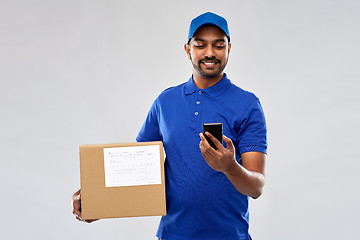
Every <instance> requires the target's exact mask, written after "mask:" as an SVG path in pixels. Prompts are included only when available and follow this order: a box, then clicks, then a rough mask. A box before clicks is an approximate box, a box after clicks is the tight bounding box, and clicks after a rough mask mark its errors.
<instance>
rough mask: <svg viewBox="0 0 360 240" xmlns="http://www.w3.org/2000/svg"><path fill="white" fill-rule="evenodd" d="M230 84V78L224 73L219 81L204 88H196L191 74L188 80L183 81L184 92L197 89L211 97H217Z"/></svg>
mask: <svg viewBox="0 0 360 240" xmlns="http://www.w3.org/2000/svg"><path fill="white" fill-rule="evenodd" d="M230 85H231V82H230V79H228V78H227V75H226V73H224V77H223V78H222V79H221V80H220V81H219V82H217V83H216V84H215V85H213V86H211V87H208V88H205V89H200V88H198V87H197V86H196V85H195V83H194V79H193V76H191V78H190V79H189V81H187V82H186V83H185V94H187V95H189V94H192V93H194V92H197V91H202V92H204V93H207V94H208V95H209V96H211V97H217V96H219V95H220V94H222V93H223V92H224V91H225V90H226V89H228V88H229V87H230Z"/></svg>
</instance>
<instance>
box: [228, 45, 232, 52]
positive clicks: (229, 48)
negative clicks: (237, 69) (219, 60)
mask: <svg viewBox="0 0 360 240" xmlns="http://www.w3.org/2000/svg"><path fill="white" fill-rule="evenodd" d="M230 50H231V43H229V47H228V54H230Z"/></svg>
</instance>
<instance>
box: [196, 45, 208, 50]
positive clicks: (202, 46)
mask: <svg viewBox="0 0 360 240" xmlns="http://www.w3.org/2000/svg"><path fill="white" fill-rule="evenodd" d="M196 47H197V48H200V49H201V48H205V47H206V46H205V45H197V46H196Z"/></svg>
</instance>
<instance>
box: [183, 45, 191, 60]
mask: <svg viewBox="0 0 360 240" xmlns="http://www.w3.org/2000/svg"><path fill="white" fill-rule="evenodd" d="M184 50H185V52H186V54H187V56H188V59H189V60H191V55H190V45H189V44H188V43H185V45H184Z"/></svg>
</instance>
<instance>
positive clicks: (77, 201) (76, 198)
mask: <svg viewBox="0 0 360 240" xmlns="http://www.w3.org/2000/svg"><path fill="white" fill-rule="evenodd" d="M71 205H72V210H73V211H72V212H73V214H74V215H75V217H76V219H77V220H79V221H82V222H87V223H92V222H94V221H96V220H98V219H91V220H84V219H83V218H82V217H81V193H80V189H79V191H77V192H76V193H74V194H73V195H72V198H71Z"/></svg>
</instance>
